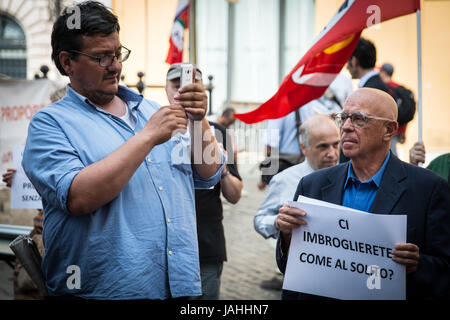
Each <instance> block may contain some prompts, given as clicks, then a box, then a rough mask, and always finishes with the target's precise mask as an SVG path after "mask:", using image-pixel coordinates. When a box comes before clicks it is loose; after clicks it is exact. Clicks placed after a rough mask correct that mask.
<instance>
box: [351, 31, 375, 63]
mask: <svg viewBox="0 0 450 320" xmlns="http://www.w3.org/2000/svg"><path fill="white" fill-rule="evenodd" d="M352 57H356V59H358V62H359V65H360V67H361V68H363V69H372V68H373V67H375V62H376V61H377V50H376V49H375V46H374V44H373V43H372V42H371V41H369V40H367V39H364V38H360V39H359V41H358V44H357V45H356V48H355V50H354V51H353V53H352Z"/></svg>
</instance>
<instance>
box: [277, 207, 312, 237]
mask: <svg viewBox="0 0 450 320" xmlns="http://www.w3.org/2000/svg"><path fill="white" fill-rule="evenodd" d="M305 216H306V212H305V211H303V210H302V209H299V208H295V207H291V206H289V204H287V203H285V204H284V206H282V207H281V208H280V209H279V210H278V215H277V219H276V220H275V228H277V229H278V230H280V231H281V234H282V236H283V240H284V241H285V243H286V245H289V243H290V240H291V234H292V230H293V229H295V228H298V227H300V226H301V225H306V221H305V220H304V219H302V218H303V217H305Z"/></svg>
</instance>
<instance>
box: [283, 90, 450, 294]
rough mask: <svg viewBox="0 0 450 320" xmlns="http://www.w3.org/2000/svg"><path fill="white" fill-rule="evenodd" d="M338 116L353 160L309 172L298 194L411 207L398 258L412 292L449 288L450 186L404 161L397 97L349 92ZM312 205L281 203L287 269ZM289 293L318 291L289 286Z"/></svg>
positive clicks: (378, 207)
mask: <svg viewBox="0 0 450 320" xmlns="http://www.w3.org/2000/svg"><path fill="white" fill-rule="evenodd" d="M335 119H336V121H337V122H338V124H339V126H340V129H341V146H342V150H343V153H344V155H345V156H347V157H349V158H350V161H349V162H346V163H343V164H340V165H338V166H335V167H331V168H327V169H324V170H319V171H316V172H314V173H312V174H310V175H308V176H306V177H304V178H303V179H302V180H301V181H300V183H299V185H298V188H297V192H296V194H295V195H294V199H295V200H296V199H297V198H298V196H299V195H303V196H306V197H310V198H314V199H318V200H323V201H327V202H330V203H334V204H340V205H343V206H346V207H350V208H355V209H360V210H364V211H367V212H370V213H375V214H376V213H381V214H406V215H407V240H406V242H407V243H399V244H396V246H395V248H393V251H392V253H393V258H392V260H393V261H395V262H397V263H399V264H402V265H404V266H405V267H406V274H407V278H406V296H407V298H444V297H448V296H449V284H450V282H449V276H450V215H449V214H448V213H449V210H450V191H449V186H448V184H447V183H446V181H445V180H444V179H442V178H441V177H439V176H438V175H436V174H434V173H433V172H431V171H429V170H426V169H422V168H418V167H415V166H412V165H410V164H408V163H405V162H402V161H401V160H399V159H398V158H397V157H396V156H395V155H394V154H391V152H390V141H391V139H392V137H393V135H394V134H395V133H396V131H397V127H398V123H397V121H396V119H397V105H396V103H395V101H394V99H393V98H392V97H391V96H390V95H389V94H388V93H386V92H383V91H381V90H378V89H373V88H361V89H358V90H357V91H355V92H354V93H352V94H351V95H350V96H349V97H348V98H347V100H346V102H345V104H344V108H343V112H342V113H339V114H336V115H335ZM305 216H307V212H305V211H303V210H300V209H296V208H290V207H289V206H288V205H285V206H283V207H282V208H280V210H279V212H278V216H277V220H276V222H275V224H276V227H277V228H278V229H280V232H281V233H280V241H279V246H278V247H277V262H278V265H279V267H280V269H281V270H282V271H284V269H285V265H286V258H287V254H286V253H287V249H288V247H289V243H290V239H291V233H292V230H293V229H294V228H297V227H300V226H302V225H305V224H306V221H305ZM284 297H285V298H300V299H310V298H317V297H314V296H313V297H311V295H306V294H301V293H293V292H290V291H285V292H284Z"/></svg>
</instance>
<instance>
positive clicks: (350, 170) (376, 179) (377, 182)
mask: <svg viewBox="0 0 450 320" xmlns="http://www.w3.org/2000/svg"><path fill="white" fill-rule="evenodd" d="M390 157H391V151H389V153H388V155H387V157H386V159H385V160H384V162H383V165H382V166H381V168H380V169H379V170H378V171H377V173H375V174H374V175H373V177H372V178H370V179H369V180H367V181H364V182H360V181H359V179H358V178H357V177H356V176H355V174H354V173H353V167H352V162H351V161H350V162H349V165H348V170H347V179H346V180H345V184H344V189H345V188H347V184H348V181H349V180H351V181H358V182H360V183H371V182H373V183H375V185H376V186H377V188H379V187H380V184H381V179H382V178H383V173H384V170H385V169H386V166H387V163H388V162H389V159H390Z"/></svg>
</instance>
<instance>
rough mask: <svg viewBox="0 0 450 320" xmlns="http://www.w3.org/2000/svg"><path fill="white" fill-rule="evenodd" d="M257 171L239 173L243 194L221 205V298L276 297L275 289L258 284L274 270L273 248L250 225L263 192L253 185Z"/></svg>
mask: <svg viewBox="0 0 450 320" xmlns="http://www.w3.org/2000/svg"><path fill="white" fill-rule="evenodd" d="M258 174H259V171H254V172H253V176H251V175H248V174H246V175H243V181H244V195H243V197H242V198H241V200H240V201H239V202H238V203H237V204H236V205H229V204H225V205H224V209H225V210H224V221H223V223H224V228H225V238H226V243H227V254H228V261H227V262H226V263H225V265H224V271H223V275H222V285H221V295H220V298H221V299H231V300H234V299H249V300H253V299H261V300H278V299H279V298H280V292H279V291H273V290H265V289H262V288H261V287H260V283H261V281H263V280H270V279H272V278H273V277H278V278H279V279H281V275H280V274H277V273H276V270H277V267H276V261H275V249H274V248H273V246H272V245H271V244H270V243H269V240H265V239H264V238H263V237H262V236H261V235H259V234H258V233H256V231H255V230H254V228H253V216H254V215H255V213H256V211H257V210H258V207H259V205H260V204H261V202H262V201H263V199H264V196H265V192H261V191H259V190H258V188H257V187H256V183H257V179H258V177H259V176H258Z"/></svg>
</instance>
